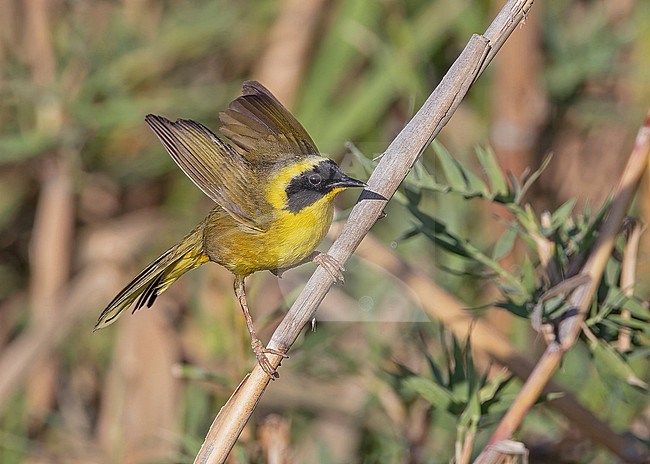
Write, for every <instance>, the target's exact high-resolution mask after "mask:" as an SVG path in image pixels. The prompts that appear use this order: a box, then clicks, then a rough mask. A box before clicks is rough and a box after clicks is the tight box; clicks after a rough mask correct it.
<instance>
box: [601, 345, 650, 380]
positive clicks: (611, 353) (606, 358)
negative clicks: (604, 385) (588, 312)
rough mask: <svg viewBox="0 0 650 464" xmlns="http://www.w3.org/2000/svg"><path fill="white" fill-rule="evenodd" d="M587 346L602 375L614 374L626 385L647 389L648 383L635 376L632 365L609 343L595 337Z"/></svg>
mask: <svg viewBox="0 0 650 464" xmlns="http://www.w3.org/2000/svg"><path fill="white" fill-rule="evenodd" d="M589 347H590V348H591V352H592V353H593V355H594V359H595V364H596V367H597V368H598V369H599V370H601V371H602V373H603V377H605V378H606V377H608V376H614V377H617V378H618V379H620V380H623V381H624V382H625V383H627V384H628V385H631V386H633V387H636V388H639V389H641V390H644V391H647V390H648V384H647V383H645V382H644V381H643V380H641V379H640V378H639V377H637V375H636V374H635V373H634V371H633V370H632V367H630V365H629V364H628V363H627V361H625V359H623V357H622V356H621V355H620V354H619V353H618V352H617V351H615V350H614V348H613V347H612V346H611V345H609V344H608V343H605V342H604V341H602V340H600V339H597V340H595V341H592V342H590V344H589Z"/></svg>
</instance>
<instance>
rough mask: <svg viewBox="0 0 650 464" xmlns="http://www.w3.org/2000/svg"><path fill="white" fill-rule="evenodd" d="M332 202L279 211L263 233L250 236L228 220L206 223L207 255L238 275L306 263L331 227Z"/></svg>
mask: <svg viewBox="0 0 650 464" xmlns="http://www.w3.org/2000/svg"><path fill="white" fill-rule="evenodd" d="M333 213H334V206H333V204H332V203H331V202H327V204H322V203H321V204H319V203H318V202H317V203H315V204H314V205H311V206H309V207H307V208H305V209H303V210H302V211H300V213H299V214H293V213H290V212H288V211H282V212H281V213H280V214H279V216H278V217H277V218H276V219H275V220H274V221H272V223H271V225H270V227H269V228H268V230H266V231H265V232H252V233H251V232H250V231H249V230H247V229H245V228H243V227H241V226H238V225H237V224H236V223H235V221H234V220H233V219H232V218H230V217H229V216H227V215H226V216H224V215H223V214H218V215H216V216H214V217H213V218H212V220H210V219H209V218H208V220H207V221H206V233H205V238H204V243H205V248H206V253H207V254H208V256H209V257H210V259H211V260H212V261H215V262H217V263H219V264H221V265H222V266H224V267H226V268H227V269H228V270H230V271H231V272H233V273H234V274H237V275H248V274H252V273H253V272H256V271H262V270H274V269H278V268H284V267H290V266H292V265H295V264H297V263H299V262H300V261H302V260H303V259H305V258H306V257H307V256H309V254H310V253H311V252H312V251H314V249H315V248H316V247H317V246H318V244H319V243H320V242H321V241H322V240H323V238H324V237H325V235H326V234H327V231H328V230H329V228H330V225H331V224H332V217H333Z"/></svg>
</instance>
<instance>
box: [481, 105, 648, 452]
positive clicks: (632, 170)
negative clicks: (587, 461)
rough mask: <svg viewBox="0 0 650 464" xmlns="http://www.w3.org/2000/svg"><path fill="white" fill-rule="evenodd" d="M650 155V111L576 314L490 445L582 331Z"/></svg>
mask: <svg viewBox="0 0 650 464" xmlns="http://www.w3.org/2000/svg"><path fill="white" fill-rule="evenodd" d="M649 154H650V111H649V112H648V114H647V116H646V120H645V121H644V124H643V126H642V127H641V128H640V129H639V132H638V133H637V137H636V141H635V144H634V149H633V150H632V154H631V155H630V158H629V160H628V163H627V166H626V167H625V171H624V172H623V175H622V177H621V180H620V182H619V184H618V187H617V189H616V193H615V195H614V200H613V202H612V206H611V209H610V211H609V214H608V215H607V217H606V219H605V221H604V222H603V224H602V226H601V228H600V230H599V234H598V240H597V241H596V243H595V245H594V248H593V250H592V252H591V254H590V256H589V259H588V260H587V262H586V263H585V266H584V268H583V269H582V274H583V275H586V276H589V278H590V279H589V282H587V283H585V284H583V285H581V286H579V287H577V288H576V289H575V291H574V292H573V293H572V294H571V296H570V297H569V304H570V305H571V307H573V308H576V309H577V310H578V312H577V314H576V315H575V316H573V317H571V318H568V319H566V320H565V321H563V322H562V323H560V326H559V330H558V336H559V338H558V340H557V341H555V342H553V343H551V344H550V345H549V346H548V347H547V348H546V351H545V352H544V354H543V355H542V357H541V358H540V360H539V362H538V363H537V365H536V366H535V369H534V370H533V372H532V374H531V375H530V377H529V378H528V380H527V381H526V383H525V384H524V386H523V387H522V389H521V391H520V392H519V394H518V395H517V397H516V398H515V400H514V402H513V403H512V405H511V406H510V409H508V412H507V413H506V414H505V416H504V417H503V419H502V420H501V422H500V423H499V425H498V426H497V429H496V430H495V432H494V434H493V435H492V438H490V442H489V444H488V446H489V445H490V444H492V443H495V442H498V441H501V440H504V439H508V438H510V437H511V436H512V434H513V433H514V432H515V430H517V428H518V427H519V425H520V424H521V422H522V421H523V419H524V417H525V416H526V414H528V412H529V411H530V409H531V408H532V407H533V405H534V404H535V402H536V401H537V398H539V396H540V395H541V394H542V392H543V391H544V389H545V387H546V385H547V383H548V382H549V381H550V379H551V377H552V376H553V374H554V373H555V371H556V370H557V368H558V366H559V365H560V362H561V361H562V358H563V357H564V353H565V352H566V351H568V350H569V349H571V347H573V345H574V344H575V342H576V340H577V338H578V335H579V333H580V327H581V324H582V322H583V321H584V319H585V316H586V314H587V313H588V311H589V308H590V306H591V304H592V297H593V295H594V292H595V291H596V288H598V283H599V282H600V279H601V277H602V275H603V271H604V269H605V265H606V264H607V261H608V259H609V257H610V255H611V253H612V250H613V248H614V240H615V239H616V236H617V235H618V233H619V231H620V230H621V226H622V224H623V221H624V219H625V216H626V214H627V210H628V208H629V206H630V203H631V202H632V199H633V197H634V194H635V193H636V191H637V189H638V186H639V183H640V182H641V178H642V177H643V174H644V173H645V170H646V168H647V166H648V156H649ZM486 451H487V448H486V450H484V451H483V453H481V455H480V456H479V457H478V458H477V459H476V461H475V463H480V464H486V463H492V462H496V461H494V460H492V459H490V458H488V456H487V453H486ZM630 451H631V453H630V454H631V455H630V456H629V457H628V459H627V461H628V462H645V460H646V459H647V458H648V456H647V454H644V453H642V452H641V453H637V452H635V450H630Z"/></svg>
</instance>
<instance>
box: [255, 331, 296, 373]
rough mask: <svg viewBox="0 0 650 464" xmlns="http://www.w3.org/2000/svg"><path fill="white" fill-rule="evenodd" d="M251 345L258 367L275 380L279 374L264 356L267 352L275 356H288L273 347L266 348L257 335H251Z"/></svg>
mask: <svg viewBox="0 0 650 464" xmlns="http://www.w3.org/2000/svg"><path fill="white" fill-rule="evenodd" d="M251 347H252V348H253V353H255V357H256V358H257V362H259V363H260V367H261V368H262V370H263V371H264V372H266V373H267V374H268V375H269V376H270V377H271V379H273V380H275V379H277V378H278V377H280V375H279V374H278V372H277V370H276V368H275V367H273V365H272V364H271V361H269V358H268V357H267V356H266V355H267V354H274V355H277V356H280V357H282V358H288V357H289V356H287V355H286V354H285V353H283V352H282V351H279V350H275V349H273V348H266V347H265V346H264V344H263V343H262V340H260V339H259V338H257V336H253V337H252V339H251Z"/></svg>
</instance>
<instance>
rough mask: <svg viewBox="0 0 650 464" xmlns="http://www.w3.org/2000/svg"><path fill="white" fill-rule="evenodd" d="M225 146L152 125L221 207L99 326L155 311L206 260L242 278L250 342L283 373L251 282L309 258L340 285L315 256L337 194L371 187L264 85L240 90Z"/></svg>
mask: <svg viewBox="0 0 650 464" xmlns="http://www.w3.org/2000/svg"><path fill="white" fill-rule="evenodd" d="M219 119H220V120H221V124H222V126H221V130H220V131H221V134H222V135H223V136H224V137H225V138H227V139H228V140H229V142H226V141H224V139H223V138H220V137H219V136H217V135H216V134H214V133H213V132H211V131H210V130H209V129H207V128H206V127H205V126H203V125H202V124H199V123H198V122H195V121H191V120H187V119H179V120H177V121H176V122H172V121H169V120H168V119H165V118H163V117H161V116H155V115H152V114H150V115H147V117H146V118H145V121H146V122H147V123H148V124H149V126H150V127H151V129H152V130H153V132H154V133H155V134H156V136H157V137H158V138H159V139H160V141H161V142H162V144H163V145H164V146H165V148H166V149H167V151H168V152H169V154H170V155H171V157H172V158H173V159H174V161H175V162H176V163H177V164H178V166H179V167H180V168H181V169H182V170H183V172H185V174H186V175H187V176H188V177H189V178H190V179H191V180H192V181H193V182H194V183H195V184H196V185H197V186H198V187H199V188H200V189H201V190H202V191H203V192H204V193H205V194H206V195H207V196H208V197H210V198H211V199H212V200H213V201H214V202H215V203H216V206H215V208H214V209H213V210H212V211H210V213H209V214H208V215H207V217H206V218H205V219H204V220H203V221H202V222H201V223H200V224H199V225H198V226H197V227H195V228H194V230H193V231H192V232H190V233H189V234H188V235H186V236H185V238H183V239H182V240H181V241H180V242H179V243H178V244H176V245H174V246H172V247H171V248H169V249H168V250H167V251H165V252H164V253H163V254H162V255H160V256H159V257H158V258H156V259H155V260H154V261H153V262H152V263H151V264H149V265H148V266H147V267H146V268H145V269H144V270H143V271H142V272H140V274H138V275H137V276H136V277H135V279H133V281H132V282H131V283H130V284H129V285H127V286H126V287H125V288H124V289H123V290H122V291H121V292H120V293H119V294H118V295H117V296H116V297H115V298H114V299H113V301H111V302H110V303H109V305H108V306H107V307H106V309H105V310H104V311H103V312H102V314H101V315H100V316H99V319H98V321H97V324H96V325H95V330H98V329H102V328H104V327H106V326H108V325H110V324H111V323H113V322H114V321H115V319H117V318H118V317H119V315H120V314H121V313H122V311H124V310H125V309H126V308H128V307H130V306H131V305H132V304H134V303H135V306H134V309H133V312H135V311H136V310H137V309H139V308H141V307H143V306H145V305H146V306H147V307H151V305H152V304H153V302H154V301H155V299H156V297H157V296H158V295H160V294H161V293H162V292H164V291H165V290H166V289H167V288H169V286H170V285H171V284H172V283H174V282H175V281H176V279H178V278H179V277H180V276H181V275H183V274H184V273H186V272H187V271H189V270H191V269H194V268H195V267H198V266H200V265H201V264H203V263H207V262H208V261H214V262H216V263H218V264H221V265H222V266H224V267H225V268H226V269H228V270H229V271H230V272H232V273H233V274H234V275H235V281H234V291H235V295H236V296H237V299H238V300H239V303H240V305H241V308H242V310H243V312H244V317H245V318H246V327H247V328H248V332H249V333H250V336H251V346H252V348H253V352H254V353H255V355H256V357H257V359H258V361H259V363H260V365H261V366H262V368H263V369H264V370H265V372H266V373H267V374H269V375H271V376H276V375H277V374H276V373H275V370H274V369H273V368H272V366H271V364H270V362H269V360H268V359H267V357H266V354H265V353H268V352H271V353H274V354H278V355H281V356H284V354H283V353H280V352H277V351H274V350H267V349H266V348H264V345H263V344H262V342H261V340H260V339H259V338H258V337H257V335H256V333H255V329H254V328H253V321H252V318H251V316H250V313H249V311H248V303H247V299H246V289H245V285H244V280H245V278H246V277H247V276H249V275H250V274H252V273H254V272H257V271H263V270H269V271H271V272H273V273H275V274H276V275H280V273H281V272H282V271H283V270H284V269H287V268H290V267H293V266H296V265H298V264H301V263H303V262H306V261H314V262H317V263H318V264H320V265H322V266H323V267H324V268H325V269H326V270H327V271H328V272H329V273H330V274H332V275H333V276H334V277H335V278H337V279H341V280H342V274H341V272H342V270H343V269H342V267H341V266H340V265H339V264H338V263H337V262H336V260H334V259H333V258H331V257H330V256H329V255H326V254H324V253H320V252H317V251H314V249H315V248H316V246H317V245H318V244H319V243H320V241H321V240H322V239H323V237H324V236H325V234H326V233H327V231H328V230H329V227H330V225H331V224H332V218H333V214H334V203H333V201H334V197H335V196H336V195H337V194H338V193H340V192H342V191H343V190H345V189H347V188H350V187H365V186H366V184H365V183H363V182H361V181H359V180H356V179H353V178H351V177H348V176H346V175H345V174H344V173H343V172H342V171H341V169H340V168H339V167H338V166H337V165H336V163H335V162H334V161H332V160H330V159H327V158H324V157H322V156H320V154H319V153H318V149H317V148H316V144H315V143H314V142H313V141H312V139H311V137H310V136H309V134H307V131H305V129H304V128H303V127H302V126H301V125H300V123H299V122H298V121H297V120H296V119H295V118H294V117H293V116H292V115H291V113H289V111H288V110H287V109H286V108H285V107H284V106H282V104H281V103H280V102H279V101H278V100H277V99H276V98H275V97H274V96H273V95H272V94H271V92H269V91H268V90H267V89H266V88H265V87H264V86H262V85H261V84H260V83H258V82H255V81H246V82H244V84H243V88H242V95H241V96H240V97H238V98H236V99H235V100H233V101H232V102H231V103H230V104H229V105H228V109H227V110H226V111H224V112H221V113H220V114H219Z"/></svg>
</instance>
